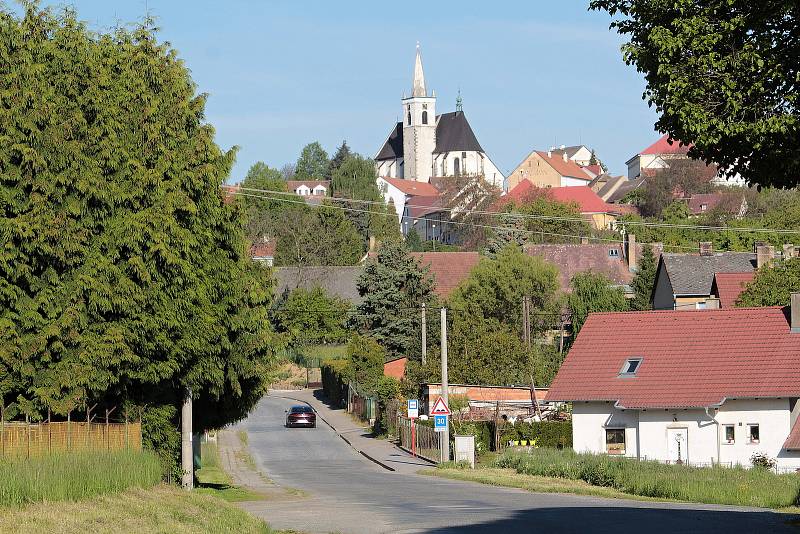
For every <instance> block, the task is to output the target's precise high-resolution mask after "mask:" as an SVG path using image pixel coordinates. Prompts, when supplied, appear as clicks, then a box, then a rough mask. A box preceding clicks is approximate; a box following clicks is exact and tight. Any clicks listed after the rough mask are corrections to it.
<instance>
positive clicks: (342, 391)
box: [320, 359, 353, 406]
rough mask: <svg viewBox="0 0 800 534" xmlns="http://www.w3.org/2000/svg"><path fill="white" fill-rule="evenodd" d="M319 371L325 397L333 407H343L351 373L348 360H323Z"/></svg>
mask: <svg viewBox="0 0 800 534" xmlns="http://www.w3.org/2000/svg"><path fill="white" fill-rule="evenodd" d="M320 371H321V373H322V391H323V392H324V393H325V397H327V399H328V401H329V402H330V403H331V404H333V405H334V406H344V404H345V403H346V402H347V385H348V383H349V382H350V379H351V375H352V372H353V367H352V365H351V363H350V360H346V359H335V360H325V361H324V362H322V364H321V365H320Z"/></svg>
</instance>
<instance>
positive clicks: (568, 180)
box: [561, 175, 591, 187]
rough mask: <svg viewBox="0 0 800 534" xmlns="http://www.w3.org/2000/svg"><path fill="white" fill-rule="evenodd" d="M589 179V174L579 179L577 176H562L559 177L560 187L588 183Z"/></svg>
mask: <svg viewBox="0 0 800 534" xmlns="http://www.w3.org/2000/svg"><path fill="white" fill-rule="evenodd" d="M589 182H591V180H590V179H589V176H588V175H587V176H586V180H580V179H578V178H572V177H570V176H562V177H561V187H574V186H576V185H589Z"/></svg>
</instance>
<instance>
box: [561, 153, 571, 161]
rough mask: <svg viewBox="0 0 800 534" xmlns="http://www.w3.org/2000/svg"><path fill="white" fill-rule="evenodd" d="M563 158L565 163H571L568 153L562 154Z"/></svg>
mask: <svg viewBox="0 0 800 534" xmlns="http://www.w3.org/2000/svg"><path fill="white" fill-rule="evenodd" d="M561 157H562V158H564V163H566V162H567V161H569V158H568V157H567V153H566V152H562V153H561Z"/></svg>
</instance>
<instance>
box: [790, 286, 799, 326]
mask: <svg viewBox="0 0 800 534" xmlns="http://www.w3.org/2000/svg"><path fill="white" fill-rule="evenodd" d="M789 324H790V325H791V327H792V333H793V334H800V293H792V300H791V306H790V307H789Z"/></svg>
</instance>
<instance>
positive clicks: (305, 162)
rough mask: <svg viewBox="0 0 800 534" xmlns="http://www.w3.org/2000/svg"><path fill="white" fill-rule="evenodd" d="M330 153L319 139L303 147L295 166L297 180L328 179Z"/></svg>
mask: <svg viewBox="0 0 800 534" xmlns="http://www.w3.org/2000/svg"><path fill="white" fill-rule="evenodd" d="M329 165H330V161H329V160H328V153H327V152H325V149H324V148H322V145H320V144H319V142H318V141H314V142H313V143H309V144H307V145H306V146H304V147H303V150H302V151H301V152H300V157H299V158H297V163H296V164H295V168H294V179H295V180H326V179H328V178H329V177H330V174H328V167H329Z"/></svg>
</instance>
